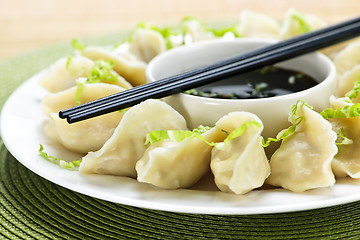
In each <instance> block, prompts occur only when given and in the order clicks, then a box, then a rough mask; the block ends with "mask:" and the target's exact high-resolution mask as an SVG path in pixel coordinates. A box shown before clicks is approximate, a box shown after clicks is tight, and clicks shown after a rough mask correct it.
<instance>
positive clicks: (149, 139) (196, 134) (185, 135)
mask: <svg viewBox="0 0 360 240" xmlns="http://www.w3.org/2000/svg"><path fill="white" fill-rule="evenodd" d="M207 129H208V130H209V129H210V128H209V127H200V128H199V127H198V128H196V129H194V130H193V131H188V130H155V131H152V132H151V133H149V134H148V135H147V136H146V140H145V144H153V143H155V142H158V141H161V140H165V139H170V140H173V141H175V142H182V141H184V140H186V139H190V138H197V139H200V140H202V141H204V142H205V143H206V144H208V145H209V146H215V145H216V143H214V142H209V141H207V140H206V139H205V138H204V137H203V136H202V135H201V134H202V133H204V132H206V131H208V130H207Z"/></svg>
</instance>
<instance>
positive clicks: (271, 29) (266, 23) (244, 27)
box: [238, 10, 280, 39]
mask: <svg viewBox="0 0 360 240" xmlns="http://www.w3.org/2000/svg"><path fill="white" fill-rule="evenodd" d="M279 30H280V26H279V24H278V23H277V22H276V21H275V20H274V19H272V18H271V17H268V16H266V15H263V14H259V13H254V12H252V11H249V10H245V11H243V12H241V14H240V23H239V26H238V32H239V34H240V35H241V36H244V37H259V38H269V39H277V37H278V35H279Z"/></svg>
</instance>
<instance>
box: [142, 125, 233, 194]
mask: <svg viewBox="0 0 360 240" xmlns="http://www.w3.org/2000/svg"><path fill="white" fill-rule="evenodd" d="M170 132H171V131H170ZM169 134H171V133H169ZM202 137H203V138H204V139H205V140H206V141H208V142H217V141H222V140H223V139H224V138H225V137H226V135H225V133H224V132H221V131H218V130H217V129H215V128H213V129H211V130H208V131H206V132H205V133H203V134H202ZM211 149H212V146H210V145H209V144H207V143H205V141H203V140H200V139H198V138H196V137H190V138H186V139H184V140H182V141H180V142H178V141H176V140H172V139H171V140H169V139H165V140H160V141H158V142H155V143H153V144H151V145H150V146H149V148H148V149H147V150H146V152H145V153H144V155H143V157H142V158H140V160H139V161H138V162H137V164H136V171H137V174H138V177H137V179H138V181H139V182H145V183H150V184H152V185H154V186H157V187H161V188H164V189H178V188H188V187H191V186H192V185H194V184H195V183H196V182H197V181H198V180H199V179H200V178H201V177H202V176H203V175H204V174H205V173H206V172H208V171H209V166H210V156H211Z"/></svg>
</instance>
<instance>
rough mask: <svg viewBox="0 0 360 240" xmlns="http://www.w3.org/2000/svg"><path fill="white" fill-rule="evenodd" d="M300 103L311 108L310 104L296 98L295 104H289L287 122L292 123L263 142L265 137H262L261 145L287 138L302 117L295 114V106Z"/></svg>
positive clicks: (265, 145) (264, 145)
mask: <svg viewBox="0 0 360 240" xmlns="http://www.w3.org/2000/svg"><path fill="white" fill-rule="evenodd" d="M300 102H301V103H302V104H303V105H304V106H306V107H308V108H310V109H312V107H311V106H310V105H308V104H307V103H306V102H305V101H304V100H298V101H297V102H296V103H295V104H293V105H292V106H291V110H290V113H289V122H290V123H292V124H293V125H291V126H290V127H289V128H287V129H284V130H282V131H281V132H279V133H278V135H277V136H276V138H271V137H270V138H268V139H267V140H266V142H265V139H264V138H262V145H263V147H267V146H269V145H270V143H271V142H279V141H281V140H284V139H285V138H287V137H288V136H290V135H292V134H293V133H294V132H295V130H296V127H297V126H298V125H299V124H300V123H301V122H302V120H303V117H300V116H298V115H296V110H297V106H298V104H299V103H300Z"/></svg>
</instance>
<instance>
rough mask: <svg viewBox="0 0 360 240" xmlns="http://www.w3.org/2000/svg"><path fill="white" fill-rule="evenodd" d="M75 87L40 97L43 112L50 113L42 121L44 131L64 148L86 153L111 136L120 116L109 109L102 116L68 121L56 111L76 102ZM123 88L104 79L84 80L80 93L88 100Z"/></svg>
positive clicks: (120, 114)
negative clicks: (72, 121)
mask: <svg viewBox="0 0 360 240" xmlns="http://www.w3.org/2000/svg"><path fill="white" fill-rule="evenodd" d="M78 90H79V89H78V88H77V87H72V88H69V89H67V90H64V91H61V92H58V93H50V94H48V95H47V96H45V97H44V98H43V101H42V106H43V109H44V112H45V113H46V114H47V115H48V116H50V120H49V121H48V122H47V123H46V124H45V127H44V131H45V134H46V135H47V136H48V137H50V138H51V139H53V140H55V141H57V142H59V143H61V144H62V145H63V146H64V147H66V148H67V149H69V150H71V151H74V152H77V153H81V154H86V153H88V152H89V151H96V150H98V149H100V148H101V147H102V145H104V143H105V142H106V141H107V140H108V139H109V138H110V137H111V135H112V133H113V132H114V130H115V128H116V127H117V125H118V124H119V122H120V120H121V118H122V117H123V113H122V112H119V111H117V112H112V113H109V114H106V115H103V116H99V117H95V118H91V119H87V120H84V121H81V122H77V123H72V124H68V123H67V121H66V120H65V119H61V118H59V116H58V113H59V111H61V110H64V109H68V108H71V107H74V106H76V95H77V92H78ZM123 90H124V88H122V87H119V86H117V85H111V84H106V83H93V84H85V85H84V88H83V89H82V91H81V93H80V95H79V96H80V99H81V103H85V102H90V101H93V100H95V99H99V98H102V97H105V96H108V95H111V94H115V93H117V92H121V91H123Z"/></svg>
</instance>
